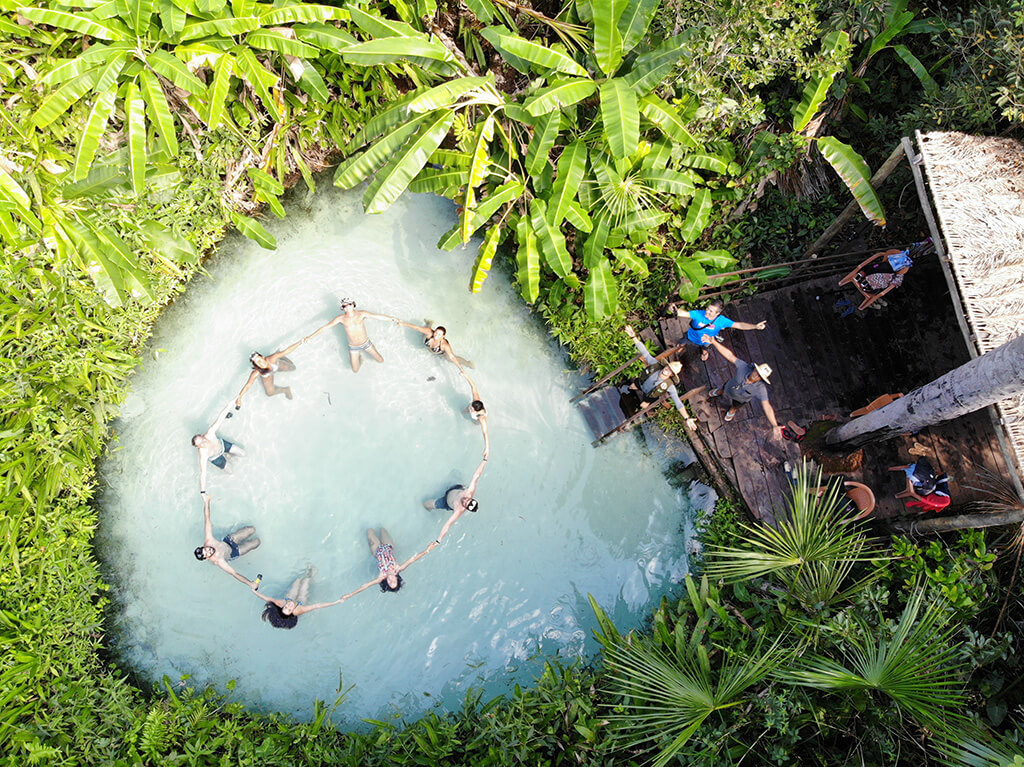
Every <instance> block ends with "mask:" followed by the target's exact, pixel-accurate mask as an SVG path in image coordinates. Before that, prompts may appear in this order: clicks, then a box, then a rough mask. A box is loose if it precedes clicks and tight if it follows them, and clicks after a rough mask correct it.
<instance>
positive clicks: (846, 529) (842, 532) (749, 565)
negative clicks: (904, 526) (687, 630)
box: [705, 464, 877, 608]
mask: <svg viewBox="0 0 1024 767" xmlns="http://www.w3.org/2000/svg"><path fill="white" fill-rule="evenodd" d="M811 479H813V480H814V481H813V482H811V481H810V480H811ZM821 483H822V477H821V471H820V469H819V470H818V471H817V472H816V473H814V475H813V477H812V476H811V472H810V471H809V470H808V468H807V465H806V464H804V465H803V466H801V468H800V470H799V471H798V472H797V483H796V486H795V487H794V489H793V495H792V497H791V499H790V503H789V508H788V511H787V513H786V514H785V515H780V517H779V520H778V523H777V526H776V527H770V526H767V525H760V526H757V527H751V526H747V525H744V526H743V531H744V532H743V535H742V539H743V543H744V545H743V547H721V548H717V549H709V550H708V552H707V553H706V555H705V562H706V570H707V573H708V575H709V576H711V577H712V578H722V579H724V580H725V581H726V582H732V583H734V582H738V581H746V580H751V579H753V578H762V577H766V576H774V577H775V578H777V579H778V580H779V581H781V582H782V584H783V585H784V586H785V587H786V588H787V590H788V591H789V592H790V593H791V594H792V595H793V596H794V597H795V598H796V599H797V600H798V601H799V602H800V603H801V604H802V605H803V606H804V607H805V608H811V607H814V606H815V605H821V604H832V603H834V602H837V601H840V600H842V599H846V598H847V597H848V596H849V594H850V593H851V588H849V587H848V588H846V589H844V588H843V584H844V583H845V582H846V581H847V579H848V578H849V575H850V573H851V571H852V570H853V568H854V566H855V565H857V564H858V563H866V562H871V561H874V560H875V559H876V557H877V552H876V551H875V549H874V548H873V547H871V546H870V545H869V544H868V542H867V540H866V539H865V537H864V535H863V533H862V532H861V530H860V526H859V525H857V524H855V523H854V522H853V516H854V514H853V513H852V512H849V511H848V510H847V508H846V501H845V497H844V496H843V495H842V494H841V491H840V487H839V485H838V484H836V483H833V484H831V485H830V486H829V487H828V488H826V489H824V490H823V491H820V492H819V490H820V488H821ZM873 577H876V575H868V576H867V579H866V580H862V581H858V582H857V583H856V584H854V587H853V588H861V587H863V586H864V585H866V583H867V582H868V581H870V580H871V579H872V578H873Z"/></svg>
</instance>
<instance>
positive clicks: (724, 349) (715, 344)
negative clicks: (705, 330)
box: [702, 335, 736, 365]
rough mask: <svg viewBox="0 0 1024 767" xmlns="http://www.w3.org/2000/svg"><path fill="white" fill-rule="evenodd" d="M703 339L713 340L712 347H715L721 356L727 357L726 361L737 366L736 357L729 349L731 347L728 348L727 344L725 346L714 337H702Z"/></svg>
mask: <svg viewBox="0 0 1024 767" xmlns="http://www.w3.org/2000/svg"><path fill="white" fill-rule="evenodd" d="M702 338H708V339H710V340H711V345H712V346H713V347H715V350H716V351H717V352H718V353H719V354H721V355H722V356H723V357H725V359H726V361H728V362H731V363H732V364H733V365H735V364H736V355H735V354H733V353H732V351H731V350H730V349H729V347H727V346H726V345H725V344H723V343H722V342H721V341H719V340H718V339H717V338H713V337H711V336H707V335H706V336H702Z"/></svg>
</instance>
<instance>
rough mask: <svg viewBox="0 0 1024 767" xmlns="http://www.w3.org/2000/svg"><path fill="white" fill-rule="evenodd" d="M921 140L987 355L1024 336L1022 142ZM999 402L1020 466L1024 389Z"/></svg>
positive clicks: (952, 257) (953, 137) (1023, 463)
mask: <svg viewBox="0 0 1024 767" xmlns="http://www.w3.org/2000/svg"><path fill="white" fill-rule="evenodd" d="M918 146H919V147H920V151H921V154H922V156H923V157H924V167H925V171H926V172H927V175H928V185H929V187H930V188H931V193H932V199H933V200H934V202H935V212H936V213H937V215H938V217H939V222H940V226H941V228H942V236H943V240H944V241H945V243H946V246H947V248H948V251H949V252H948V254H947V255H948V257H949V263H950V266H951V267H952V270H953V275H954V277H955V279H956V282H957V285H958V286H959V288H960V296H961V298H962V300H963V303H964V311H965V313H966V315H967V323H968V325H969V327H970V329H971V332H972V333H973V335H974V345H975V347H976V348H977V350H978V353H979V354H984V353H985V352H987V351H989V350H990V349H994V348H995V347H997V346H1000V345H1002V344H1003V343H1005V342H1007V341H1009V340H1010V339H1012V338H1016V337H1017V336H1020V335H1022V334H1024V145H1022V144H1021V143H1020V142H1018V141H1014V140H1012V139H1004V138H987V137H983V136H967V135H965V134H963V133H926V134H918ZM1021 375H1022V376H1024V371H1021ZM997 408H998V410H999V414H1000V415H1001V416H1002V418H1003V422H1004V424H1005V426H1006V431H1007V434H1008V435H1009V438H1010V442H1011V445H1012V448H1013V450H1014V452H1015V454H1016V458H1017V466H1018V470H1020V469H1021V468H1024V395H1022V396H1020V397H1015V398H1013V399H1009V400H1004V401H1003V402H1000V403H999V404H998V405H997Z"/></svg>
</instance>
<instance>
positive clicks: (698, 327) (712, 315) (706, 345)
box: [669, 298, 768, 360]
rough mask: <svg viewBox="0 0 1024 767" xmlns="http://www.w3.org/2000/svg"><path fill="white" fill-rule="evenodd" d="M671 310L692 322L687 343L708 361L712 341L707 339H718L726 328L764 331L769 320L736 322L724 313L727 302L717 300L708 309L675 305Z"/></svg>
mask: <svg viewBox="0 0 1024 767" xmlns="http://www.w3.org/2000/svg"><path fill="white" fill-rule="evenodd" d="M669 310H670V311H674V312H675V314H676V316H677V317H680V318H682V317H686V318H687V319H689V320H690V327H688V328H687V329H686V341H687V343H691V344H693V345H694V346H699V347H700V348H701V354H700V358H701V359H702V360H706V359H707V358H708V356H709V355H710V351H709V350H710V345H711V341H710V340H706V339H713V338H717V337H718V334H719V332H721V331H723V330H725V329H726V328H735V329H736V330H764V329H765V326H766V325H767V324H768V322H767V320H761V321H760V322H757V323H750V322H734V321H733V320H730V319H729V318H728V317H726V316H725V315H724V314H722V312H723V311H724V310H725V302H724V301H722V300H721V299H718V298H716V299H715V300H714V301H712V302H711V303H710V304H708V308H707V309H703V310H701V309H678V308H676V306H675V304H671V305H669Z"/></svg>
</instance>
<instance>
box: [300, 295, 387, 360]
mask: <svg viewBox="0 0 1024 767" xmlns="http://www.w3.org/2000/svg"><path fill="white" fill-rule="evenodd" d="M367 317H369V318H370V319H374V320H391V321H392V322H397V319H396V318H395V317H392V316H391V315H390V314H374V313H373V312H366V311H363V310H362V309H356V302H355V301H353V300H352V299H351V298H343V299H341V314H339V315H338V316H337V317H335V318H334V319H333V320H331V321H330V322H328V323H327V324H326V325H324V326H323V327H321V328H318V329H317V330H315V331H314V332H313V333H310V334H309V335H308V336H306V338H305V340H306V341H312V340H313V339H314V338H316V337H317V336H318V335H320V334H321V333H323V332H324V331H325V330H327V329H328V328H333V327H334V326H335V325H337V324H339V323H340V324H342V325H344V326H345V335H346V336H347V337H348V358H349V361H350V362H351V363H352V372H353V373H358V372H359V367H360V366H361V365H362V364H363V352H366V353H367V354H369V355H370V356H371V357H373V358H374V359H375V360H377V362H383V361H384V357H382V356H381V353H380V352H379V351H377V347H376V346H374V345H373V341H371V340H370V337H369V336H368V335H367V334H366V323H365V322H364V320H365V319H366V318H367Z"/></svg>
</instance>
